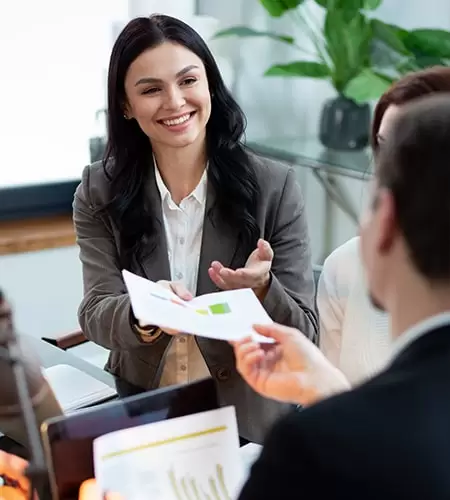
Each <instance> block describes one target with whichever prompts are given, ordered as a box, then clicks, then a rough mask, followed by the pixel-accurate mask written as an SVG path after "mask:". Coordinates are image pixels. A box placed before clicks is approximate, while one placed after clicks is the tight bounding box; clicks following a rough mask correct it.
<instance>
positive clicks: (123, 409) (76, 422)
mask: <svg viewBox="0 0 450 500" xmlns="http://www.w3.org/2000/svg"><path fill="white" fill-rule="evenodd" d="M219 406H220V405H219V399H218V394H217V389H216V384H215V382H214V379H212V378H207V379H203V380H199V381H196V382H192V383H190V384H184V385H177V386H170V387H165V388H162V389H157V390H155V391H151V392H146V393H143V394H139V395H136V396H130V397H128V398H125V399H122V400H117V401H113V402H110V403H105V404H103V405H101V406H98V407H93V408H89V409H85V410H79V411H78V412H76V413H73V414H69V415H64V416H59V417H55V418H52V419H49V420H47V421H46V422H44V424H42V427H41V433H42V438H43V443H44V450H45V453H46V458H47V463H48V466H49V476H50V486H51V490H52V498H54V499H57V500H78V492H79V488H80V485H81V483H82V482H83V481H84V480H86V479H89V478H92V477H94V463H93V441H94V439H96V438H97V437H99V436H102V435H104V434H107V433H109V432H112V431H116V430H119V429H125V428H129V427H136V426H138V425H142V424H148V423H151V422H158V421H161V420H166V419H168V418H175V417H181V416H184V415H190V414H193V413H200V412H204V411H208V410H214V409H216V408H219Z"/></svg>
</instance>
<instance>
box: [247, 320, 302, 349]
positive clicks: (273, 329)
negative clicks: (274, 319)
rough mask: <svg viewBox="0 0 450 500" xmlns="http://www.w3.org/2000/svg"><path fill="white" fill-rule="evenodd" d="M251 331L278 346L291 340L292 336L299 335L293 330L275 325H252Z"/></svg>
mask: <svg viewBox="0 0 450 500" xmlns="http://www.w3.org/2000/svg"><path fill="white" fill-rule="evenodd" d="M253 329H254V330H255V332H257V333H259V334H260V335H262V336H263V337H268V338H271V339H273V340H275V342H278V343H279V344H284V343H285V342H286V341H287V340H289V339H290V338H292V336H293V335H298V334H300V332H299V331H298V330H296V329H295V328H289V327H287V326H283V325H278V324H277V323H273V324H271V325H253ZM300 335H301V334H300Z"/></svg>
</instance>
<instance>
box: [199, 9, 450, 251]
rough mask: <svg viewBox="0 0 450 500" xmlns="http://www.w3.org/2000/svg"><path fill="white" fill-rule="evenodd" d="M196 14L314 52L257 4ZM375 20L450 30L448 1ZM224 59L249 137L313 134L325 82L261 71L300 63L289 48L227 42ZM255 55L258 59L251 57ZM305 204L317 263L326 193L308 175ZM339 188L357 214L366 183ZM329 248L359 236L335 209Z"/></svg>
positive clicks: (383, 12) (386, 12)
mask: <svg viewBox="0 0 450 500" xmlns="http://www.w3.org/2000/svg"><path fill="white" fill-rule="evenodd" d="M309 2H310V7H311V13H312V14H313V17H315V18H316V20H318V21H320V15H321V13H322V10H321V9H320V8H319V7H318V6H317V5H316V4H315V2H313V1H312V0H309ZM199 9H200V13H202V14H208V15H211V16H215V17H217V18H219V19H220V20H221V23H222V25H223V26H224V27H226V26H230V25H233V24H246V25H249V26H252V27H253V28H256V29H260V30H267V31H275V32H278V33H288V34H294V36H295V37H296V39H297V41H298V43H299V44H300V45H301V46H302V47H304V48H305V49H307V50H312V47H311V46H310V45H308V40H307V39H305V37H304V36H302V34H301V33H300V32H299V30H298V28H297V29H295V27H294V25H293V24H292V22H291V21H290V19H289V17H288V18H281V19H271V18H270V17H269V16H268V14H267V13H266V11H265V10H264V9H263V7H262V6H261V5H260V2H259V0H227V1H226V2H222V1H212V0H199ZM377 17H379V18H381V19H382V20H384V21H386V22H392V23H397V24H400V25H401V26H404V27H405V28H408V29H412V28H418V27H433V28H443V29H450V2H449V1H448V0H429V1H427V2H424V0H384V1H383V4H382V6H381V7H380V8H379V9H378V10H377ZM227 40H229V44H230V45H229V47H228V55H229V57H230V59H231V60H232V61H233V64H234V68H235V84H234V90H235V95H236V96H237V99H238V100H239V102H240V104H241V105H242V107H243V109H244V111H245V113H246V114H247V117H248V129H247V132H248V136H249V137H251V138H255V137H256V138H264V137H272V136H275V137H276V136H279V135H281V134H285V135H291V136H295V135H298V136H299V137H308V136H313V135H315V134H317V130H318V120H319V115H320V110H321V107H322V105H323V103H324V101H325V100H326V99H328V98H330V97H332V96H334V91H333V89H332V88H331V86H330V85H329V84H328V83H327V82H323V81H320V80H312V79H287V78H267V77H263V76H262V75H263V73H264V70H265V69H266V68H267V67H269V66H270V65H271V64H273V63H276V62H288V61H289V60H295V59H303V58H304V55H303V54H301V53H299V52H297V51H295V50H294V49H292V48H291V47H287V46H285V45H284V44H281V43H277V42H274V41H270V40H266V39H263V38H255V39H231V38H230V39H227ZM255 55H257V57H255ZM302 182H303V190H304V192H305V197H306V200H307V211H308V221H309V226H310V233H311V239H312V247H313V255H314V258H315V259H317V258H320V255H321V252H322V250H321V249H322V243H323V231H322V226H323V218H324V216H325V212H324V193H323V190H322V189H321V187H320V186H319V185H318V184H317V182H316V181H315V180H314V179H313V178H312V177H311V176H310V175H307V174H303V178H302ZM343 187H344V189H345V191H346V192H347V193H348V195H349V197H350V199H351V201H352V204H353V205H354V207H356V208H359V209H361V208H362V207H363V206H364V201H365V200H366V198H367V192H366V189H365V183H361V182H358V181H355V180H345V181H344V182H343ZM331 224H332V226H333V228H334V231H333V232H334V236H333V246H334V247H335V246H338V245H339V244H341V243H343V242H344V241H346V240H347V239H348V238H350V237H352V236H353V235H355V234H356V232H357V227H356V225H355V224H354V223H353V222H351V221H350V220H349V219H348V217H347V216H346V215H345V214H343V213H342V212H341V211H340V210H339V209H334V211H333V214H332V220H331Z"/></svg>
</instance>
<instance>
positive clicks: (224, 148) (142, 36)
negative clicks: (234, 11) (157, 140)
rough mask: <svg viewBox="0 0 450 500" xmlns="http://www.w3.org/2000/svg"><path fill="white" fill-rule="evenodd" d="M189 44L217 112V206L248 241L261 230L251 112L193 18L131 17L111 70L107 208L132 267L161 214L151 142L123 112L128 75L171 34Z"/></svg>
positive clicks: (212, 174)
mask: <svg viewBox="0 0 450 500" xmlns="http://www.w3.org/2000/svg"><path fill="white" fill-rule="evenodd" d="M167 41H169V42H172V43H178V44H180V45H183V46H184V47H186V48H187V49H189V50H190V51H191V52H193V53H195V54H196V55H197V56H198V57H199V58H200V59H201V60H202V61H203V64H204V66H205V70H206V76H207V79H208V84H209V90H210V93H211V116H210V119H209V121H208V124H207V126H206V150H207V156H208V159H209V168H208V181H209V182H210V183H211V184H212V186H213V189H214V190H215V193H216V204H215V206H214V207H213V209H214V210H218V211H219V214H220V216H221V217H222V218H223V219H224V220H225V221H226V222H227V223H228V224H229V225H231V226H233V227H236V228H238V230H239V238H240V242H241V244H242V245H245V248H247V247H248V249H249V250H250V249H253V248H254V246H255V245H256V242H257V239H258V237H259V227H258V224H257V221H256V217H257V213H256V212H257V206H258V195H259V188H258V183H257V179H256V174H255V171H254V168H253V166H252V163H251V162H250V161H249V156H248V153H247V151H246V150H245V147H244V146H243V144H242V142H241V139H242V136H243V134H244V131H245V126H246V122H245V117H244V114H243V112H242V110H241V109H240V107H239V106H238V104H237V103H236V101H235V100H234V99H233V97H232V96H231V94H230V92H229V91H228V90H227V88H226V86H225V84H224V82H223V80H222V76H221V74H220V71H219V69H218V67H217V64H216V62H215V60H214V57H213V56H212V54H211V52H210V50H209V49H208V47H207V45H206V44H205V42H204V41H203V40H202V38H201V37H200V36H199V35H198V33H197V32H196V31H195V30H193V29H192V28H191V27H190V26H188V25H187V24H185V23H184V22H182V21H180V20H179V19H175V18H173V17H170V16H165V15H152V16H150V17H149V18H147V17H139V18H136V19H133V20H132V21H130V22H129V23H128V24H127V26H125V28H124V29H123V31H122V32H121V33H120V35H119V37H118V39H117V41H116V43H115V44H114V47H113V50H112V54H111V59H110V65H109V72H108V143H107V147H106V151H105V156H104V159H103V168H104V170H105V173H106V175H107V176H108V178H109V180H110V193H109V201H108V203H107V205H106V206H105V207H103V209H105V210H106V211H107V212H108V213H109V215H110V216H111V217H112V219H113V220H114V223H115V224H116V226H117V228H118V230H119V233H120V240H121V241H120V249H119V253H120V260H121V262H120V264H121V266H122V267H124V268H127V267H128V266H129V264H130V259H131V257H132V255H133V254H138V253H139V251H140V250H142V247H143V243H144V242H145V240H146V239H148V237H149V236H151V234H152V233H153V232H154V231H155V218H154V214H152V211H151V208H150V204H149V202H148V200H146V197H145V184H146V182H145V181H146V178H147V175H148V173H149V169H150V162H151V153H152V149H151V144H150V140H149V138H148V137H147V136H146V135H145V134H144V132H142V130H141V129H140V127H139V125H138V124H137V122H136V121H135V120H127V119H126V118H125V117H124V109H125V103H126V94H125V84H124V82H125V76H126V73H127V71H128V68H129V66H130V65H131V63H132V62H133V61H134V60H135V59H136V58H137V57H138V56H139V55H140V54H141V53H142V52H144V51H145V50H147V49H149V48H153V47H156V46H158V45H160V44H162V43H164V42H167Z"/></svg>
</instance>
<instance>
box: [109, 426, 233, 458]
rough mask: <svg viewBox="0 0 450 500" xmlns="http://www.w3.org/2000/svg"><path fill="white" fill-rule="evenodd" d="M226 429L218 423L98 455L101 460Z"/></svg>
mask: <svg viewBox="0 0 450 500" xmlns="http://www.w3.org/2000/svg"><path fill="white" fill-rule="evenodd" d="M227 429H228V427H227V426H226V425H220V426H218V427H211V428H209V429H205V430H203V431H198V432H191V433H189V434H182V435H181V436H173V437H170V438H167V439H161V440H160V441H152V442H150V443H144V444H140V445H138V446H131V447H130V448H125V449H123V450H119V451H112V452H110V453H105V454H104V455H102V456H101V457H100V459H101V460H102V461H106V460H109V459H110V458H114V457H118V456H121V455H127V454H128V453H133V452H135V451H141V450H145V449H147V448H156V447H158V446H164V445H166V444H171V443H177V442H179V441H185V440H187V439H193V438H198V437H201V436H206V435H208V434H216V433H218V432H224V431H226V430H227Z"/></svg>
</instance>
